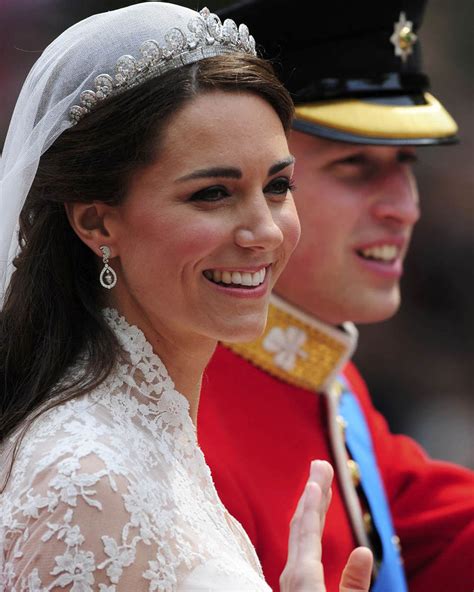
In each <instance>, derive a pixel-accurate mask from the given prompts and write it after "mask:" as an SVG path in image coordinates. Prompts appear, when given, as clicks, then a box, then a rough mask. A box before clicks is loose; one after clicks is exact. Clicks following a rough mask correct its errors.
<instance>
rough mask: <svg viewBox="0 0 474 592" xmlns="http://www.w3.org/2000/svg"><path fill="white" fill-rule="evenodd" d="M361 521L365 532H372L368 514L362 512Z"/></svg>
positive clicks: (370, 517)
mask: <svg viewBox="0 0 474 592" xmlns="http://www.w3.org/2000/svg"><path fill="white" fill-rule="evenodd" d="M362 519H363V520H364V527H365V532H366V533H367V534H370V533H371V532H372V516H371V515H370V513H369V512H364V514H363V516H362Z"/></svg>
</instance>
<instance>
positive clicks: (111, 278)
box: [99, 245, 117, 290]
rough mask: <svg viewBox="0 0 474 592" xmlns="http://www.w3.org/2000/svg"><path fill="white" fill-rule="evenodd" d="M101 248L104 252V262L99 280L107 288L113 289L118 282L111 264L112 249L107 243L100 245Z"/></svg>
mask: <svg viewBox="0 0 474 592" xmlns="http://www.w3.org/2000/svg"><path fill="white" fill-rule="evenodd" d="M99 249H100V251H101V252H102V262H103V263H104V267H103V268H102V271H101V272H100V276H99V281H100V284H101V286H103V287H104V288H107V290H111V289H112V288H113V287H114V286H115V284H116V283H117V274H116V273H115V271H114V270H113V269H112V268H111V267H110V265H109V257H110V249H109V247H107V246H106V245H103V246H102V247H99Z"/></svg>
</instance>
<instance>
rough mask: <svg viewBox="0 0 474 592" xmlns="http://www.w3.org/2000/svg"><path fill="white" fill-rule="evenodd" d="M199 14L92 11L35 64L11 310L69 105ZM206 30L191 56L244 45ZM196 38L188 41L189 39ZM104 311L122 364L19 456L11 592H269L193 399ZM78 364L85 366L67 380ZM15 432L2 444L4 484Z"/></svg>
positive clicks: (0, 206) (4, 163) (6, 155)
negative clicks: (30, 200) (29, 203)
mask: <svg viewBox="0 0 474 592" xmlns="http://www.w3.org/2000/svg"><path fill="white" fill-rule="evenodd" d="M206 14H208V13H206ZM211 16H212V15H211ZM196 18H197V19H198V20H199V19H201V18H202V17H201V16H200V14H199V13H197V12H195V11H193V10H190V9H187V8H184V7H181V6H177V5H174V4H169V3H164V2H163V3H162V2H145V3H142V4H136V5H134V6H130V7H128V8H123V9H120V10H117V11H112V12H108V13H103V14H98V15H94V16H91V17H90V18H88V19H86V20H84V21H81V22H80V23H78V24H76V25H74V26H73V27H71V28H70V29H68V30H67V31H65V32H64V33H63V34H62V35H61V36H60V37H58V38H57V39H56V40H55V41H53V42H52V43H51V45H49V46H48V47H47V48H46V50H45V51H44V52H43V54H42V55H41V57H40V58H39V60H38V61H37V62H36V64H35V66H34V67H33V69H32V70H31V72H30V74H29V75H28V78H27V79H26V81H25V83H24V86H23V88H22V91H21V93H20V96H19V98H18V101H17V104H16V107H15V111H14V114H13V117H12V121H11V124H10V128H9V131H8V134H7V138H6V142H5V146H4V150H3V155H2V160H1V164H0V307H1V305H2V302H3V298H4V294H5V291H6V289H7V287H8V283H9V279H10V277H11V273H12V260H13V258H14V257H15V255H16V253H17V252H18V248H19V245H18V232H17V231H18V219H19V215H20V212H21V209H22V207H23V205H24V202H25V199H26V197H27V195H28V192H29V190H30V188H31V184H32V182H33V180H34V177H35V174H36V171H37V169H38V164H39V160H40V157H41V155H42V154H44V152H45V151H46V150H47V149H48V148H49V147H50V146H51V145H52V144H53V142H54V141H55V140H56V138H58V136H59V135H60V134H61V133H63V132H64V131H65V130H68V129H69V128H70V127H72V126H73V125H74V121H73V120H71V118H70V110H71V108H72V107H73V106H74V105H81V93H83V92H84V91H86V90H90V89H94V88H96V87H95V83H94V81H95V79H96V77H97V76H99V75H101V74H107V75H109V76H111V77H112V76H115V77H116V76H117V74H118V73H120V72H117V70H115V66H116V65H117V61H118V60H119V59H120V58H121V57H122V56H133V57H134V58H135V59H140V49H141V48H142V47H143V44H144V43H145V42H147V41H149V40H154V41H156V42H157V44H158V45H159V47H165V48H167V47H168V46H169V44H170V39H171V37H172V36H171V37H170V36H169V35H168V33H169V32H170V30H172V29H175V31H176V28H177V29H179V30H180V31H181V32H183V33H185V34H188V35H189V30H190V29H189V26H188V25H189V23H190V21H191V20H193V19H194V20H195V19H196ZM213 23H215V21H212V22H211V21H209V26H210V27H211V26H213ZM205 24H206V26H207V21H206V23H205ZM231 25H232V27H231V33H232V34H234V33H235V32H237V33H236V34H237V39H238V40H239V39H240V29H239V30H238V31H237V28H236V27H235V24H234V23H231ZM242 30H243V31H244V38H245V39H246V40H247V41H248V29H246V28H245V27H244V28H243V29H242ZM200 33H201V34H202V35H204V37H203V39H204V41H203V44H209V45H212V46H213V48H211V49H209V48H207V47H205V49H206V51H203V53H201V55H199V54H198V53H197V52H194V53H193V52H192V51H189V52H187V53H186V56H185V58H183V60H184V61H183V63H191V62H193V61H197V60H199V59H203V58H204V57H209V54H211V53H212V52H213V51H214V52H215V53H214V54H213V55H218V54H219V53H228V52H229V51H235V50H234V49H233V45H232V43H233V41H232V43H227V37H226V38H225V39H224V41H223V42H222V44H221V43H216V44H213V40H212V36H210V35H209V33H212V31H209V30H208V31H207V32H206V30H205V29H203V30H201V31H200ZM177 37H178V41H179V32H178V34H177ZM174 39H175V40H176V35H175V37H174ZM209 39H210V40H209ZM232 39H234V37H232ZM190 40H191V41H190ZM192 41H193V37H192V35H191V36H190V37H186V43H187V44H188V45H186V47H191V49H193V47H192V46H190V45H189V43H190V42H192ZM226 43H227V45H226ZM178 45H179V44H178ZM215 46H217V47H215ZM229 47H230V48H229ZM178 50H179V51H180V47H178ZM244 50H245V51H247V49H244ZM253 50H254V46H253ZM247 53H251V52H250V51H247ZM172 55H174V54H172ZM165 57H166V56H165ZM178 59H181V56H180V55H179V56H177V60H178ZM160 63H161V62H160ZM178 67H179V66H178ZM150 77H151V76H150ZM134 80H135V79H134ZM104 314H105V318H106V320H107V322H108V323H109V325H110V327H111V329H112V330H113V331H114V332H115V334H116V335H117V338H118V340H119V342H120V343H121V345H122V348H123V354H122V356H121V357H120V359H119V360H118V361H117V364H116V367H115V369H114V371H113V372H112V373H111V374H110V375H109V376H108V378H107V379H106V380H105V381H104V382H103V383H102V384H101V385H100V386H99V387H97V388H96V389H95V390H93V391H92V392H90V393H88V394H87V395H84V396H82V397H79V398H75V399H73V400H71V401H69V402H66V403H61V404H59V405H58V406H57V407H55V408H53V409H51V410H49V411H47V412H45V413H44V414H42V415H40V417H39V418H37V419H36V420H35V421H34V422H33V424H32V426H30V427H29V429H28V430H27V431H26V434H25V436H24V438H23V440H22V443H21V445H20V448H19V451H18V455H17V457H16V459H15V462H14V463H13V467H12V473H11V476H10V478H9V479H8V482H7V485H6V488H5V491H4V492H3V494H2V495H1V503H0V590H1V591H3V590H5V592H6V591H7V590H8V591H12V592H13V591H16V592H26V591H28V592H46V591H48V590H53V589H54V590H57V589H59V588H64V589H66V588H67V589H70V590H74V591H76V592H78V591H79V590H80V591H81V592H92V591H94V592H95V591H99V592H120V591H127V592H128V591H131V590H150V591H151V592H153V591H160V592H165V591H183V592H184V591H189V592H191V591H193V592H195V591H204V590H206V591H209V590H211V591H213V590H215V591H217V590H219V591H222V590H229V591H230V590H239V591H243V590H245V591H247V590H248V591H249V592H250V591H256V592H268V591H269V588H268V586H267V584H266V583H265V581H264V579H263V575H262V572H261V568H260V564H259V561H258V558H257V556H256V553H255V550H254V549H253V547H252V545H251V543H250V541H249V539H248V538H247V536H246V534H245V532H244V530H243V529H242V528H241V526H240V525H239V524H238V523H237V522H236V521H235V520H234V519H233V518H232V517H231V516H230V515H229V514H228V512H227V511H226V510H225V508H224V507H223V505H222V503H221V502H220V500H219V497H218V495H217V492H216V490H215V488H214V484H213V482H212V478H211V475H210V471H209V469H208V467H207V465H206V462H205V460H204V457H203V455H202V453H201V450H200V449H199V446H198V444H197V440H196V433H195V429H194V425H193V423H192V421H191V418H190V416H189V410H188V403H187V400H186V398H185V397H184V396H183V395H181V394H180V393H178V392H177V391H176V390H175V388H174V385H173V382H172V380H171V378H170V377H169V375H168V373H167V371H166V368H165V367H164V366H163V364H162V362H161V360H160V359H159V358H158V357H157V356H156V355H155V354H154V353H153V351H152V348H151V346H150V345H149V344H148V343H147V342H146V340H145V337H144V336H143V333H141V331H140V330H139V329H138V328H136V327H131V326H129V325H128V324H127V322H126V320H125V319H123V318H122V317H119V315H118V313H117V312H116V311H114V310H111V309H108V310H106V311H105V312H104ZM78 371H81V362H80V361H78V362H77V367H76V368H75V369H74V368H72V369H70V371H69V372H68V374H67V375H66V377H65V380H67V379H68V377H72V376H74V375H75V372H78ZM21 428H22V426H19V428H18V429H19V430H21ZM14 439H15V435H14V436H13V437H12V438H11V439H10V440H8V441H5V442H3V443H2V445H1V446H0V478H1V479H2V484H3V477H5V471H6V470H8V468H9V466H10V463H9V460H10V458H11V457H10V454H11V449H12V445H13V442H14Z"/></svg>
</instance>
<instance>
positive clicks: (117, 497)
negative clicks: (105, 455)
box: [4, 455, 175, 592]
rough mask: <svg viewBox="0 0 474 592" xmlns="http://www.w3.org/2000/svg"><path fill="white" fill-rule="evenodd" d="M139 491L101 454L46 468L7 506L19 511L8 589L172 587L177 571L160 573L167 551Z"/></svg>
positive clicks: (11, 532)
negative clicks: (142, 512)
mask: <svg viewBox="0 0 474 592" xmlns="http://www.w3.org/2000/svg"><path fill="white" fill-rule="evenodd" d="M132 489H133V484H132V483H130V481H129V480H128V479H127V478H126V477H124V476H121V475H120V476H116V477H114V476H112V475H111V473H110V472H108V471H107V470H106V468H105V466H104V464H103V462H102V461H101V460H100V459H99V458H98V457H97V456H95V455H89V456H88V457H87V458H85V459H81V461H80V462H79V461H78V460H77V459H75V458H67V459H65V460H63V461H61V462H60V463H58V464H57V465H56V466H54V467H53V468H50V469H48V470H44V471H41V473H39V474H38V475H37V477H36V479H35V481H34V483H33V485H32V486H31V487H30V488H29V489H28V490H27V491H25V492H24V493H23V494H22V495H21V496H20V497H19V498H18V499H16V500H14V499H11V498H10V499H9V498H7V499H6V501H5V503H6V504H9V505H10V506H11V510H12V522H11V524H10V528H9V529H8V530H7V532H6V533H4V534H5V540H4V545H5V551H6V562H5V575H4V578H5V580H6V581H5V585H6V589H7V590H16V591H18V592H20V591H28V592H30V591H31V592H32V591H41V592H43V591H46V590H48V591H50V590H60V589H62V590H64V588H67V589H70V590H73V591H81V592H86V591H90V592H92V591H93V590H99V591H100V592H119V591H124V592H125V591H130V590H137V591H138V590H147V589H150V590H157V589H164V590H165V589H167V588H168V587H169V589H170V590H171V589H172V585H173V580H174V579H175V578H174V574H173V573H172V569H170V568H166V567H165V565H163V566H162V569H161V573H160V571H159V569H157V568H158V565H157V558H158V561H159V557H160V556H163V553H161V554H160V552H159V549H157V546H159V541H158V542H157V541H156V540H152V537H151V533H150V532H147V528H146V521H145V520H143V518H144V517H140V516H139V515H137V514H136V512H135V511H134V508H133V501H132V497H131V496H130V492H131V490H132ZM157 543H158V544H157ZM164 563H165V562H164ZM150 565H152V566H153V567H155V569H154V570H150ZM152 580H154V581H155V584H156V585H150V584H151V583H152Z"/></svg>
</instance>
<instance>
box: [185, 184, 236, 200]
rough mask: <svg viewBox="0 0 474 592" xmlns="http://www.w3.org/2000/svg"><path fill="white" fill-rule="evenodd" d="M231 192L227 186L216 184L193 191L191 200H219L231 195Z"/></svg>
mask: <svg viewBox="0 0 474 592" xmlns="http://www.w3.org/2000/svg"><path fill="white" fill-rule="evenodd" d="M229 195H230V194H229V192H228V191H227V189H226V188H225V187H222V186H221V185H215V186H213V187H206V188H205V189H200V190H199V191H196V193H193V194H192V195H191V197H190V199H189V201H219V200H221V199H225V198H226V197H229Z"/></svg>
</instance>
